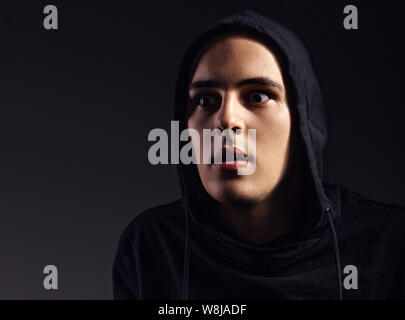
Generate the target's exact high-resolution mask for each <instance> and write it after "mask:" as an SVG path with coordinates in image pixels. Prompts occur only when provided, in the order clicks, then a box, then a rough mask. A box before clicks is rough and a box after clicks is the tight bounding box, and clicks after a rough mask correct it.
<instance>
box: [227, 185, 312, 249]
mask: <svg viewBox="0 0 405 320" xmlns="http://www.w3.org/2000/svg"><path fill="white" fill-rule="evenodd" d="M307 190H308V187H305V186H303V185H302V184H300V183H298V182H297V179H284V181H283V182H282V183H281V184H280V185H279V186H278V187H277V188H276V189H275V190H273V192H272V193H271V194H270V195H269V196H268V197H267V198H266V199H264V200H263V201H260V202H256V203H253V204H247V205H246V204H245V205H242V206H241V205H224V204H220V205H219V211H220V215H221V217H222V220H223V222H224V224H225V226H226V227H227V228H228V230H229V231H230V232H231V233H233V234H234V235H235V236H236V237H237V238H239V239H241V240H243V241H246V242H248V243H252V244H256V245H258V244H263V243H266V242H269V241H271V240H273V239H274V238H276V237H278V236H280V235H282V234H285V233H287V232H291V231H303V230H306V229H309V228H311V227H312V226H313V225H314V224H315V223H316V222H317V219H319V212H318V211H317V210H316V209H315V206H314V201H313V200H314V199H313V198H312V197H311V196H310V195H309V194H308V192H307Z"/></svg>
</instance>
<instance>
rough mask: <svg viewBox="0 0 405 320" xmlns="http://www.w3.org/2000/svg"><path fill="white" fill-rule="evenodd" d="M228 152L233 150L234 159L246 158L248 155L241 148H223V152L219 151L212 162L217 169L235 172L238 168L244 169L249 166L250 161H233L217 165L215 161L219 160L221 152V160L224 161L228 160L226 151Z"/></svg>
mask: <svg viewBox="0 0 405 320" xmlns="http://www.w3.org/2000/svg"><path fill="white" fill-rule="evenodd" d="M227 150H232V151H233V153H234V159H237V158H238V155H239V157H242V156H243V157H244V158H246V157H247V155H246V153H245V152H243V151H242V150H240V149H239V148H236V147H226V146H225V147H222V148H221V150H218V151H217V153H216V154H215V157H213V159H212V162H213V164H212V165H213V166H214V167H215V168H218V169H222V170H227V171H235V170H237V169H238V168H244V167H247V165H248V164H249V162H248V161H246V160H232V161H223V162H221V163H215V161H214V159H216V158H219V152H221V154H220V155H221V156H222V157H221V160H222V159H226V151H227Z"/></svg>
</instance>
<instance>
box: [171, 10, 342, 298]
mask: <svg viewBox="0 0 405 320" xmlns="http://www.w3.org/2000/svg"><path fill="white" fill-rule="evenodd" d="M230 31H241V32H249V33H253V34H255V35H257V36H259V37H261V38H265V39H267V40H268V41H270V42H271V43H272V44H273V47H274V48H276V49H277V51H278V52H279V57H280V55H281V56H282V58H283V60H284V61H283V64H282V69H283V74H284V75H286V76H287V79H286V80H287V81H288V82H289V83H290V86H291V88H292V90H293V91H294V96H295V99H294V108H295V110H296V113H297V117H298V122H297V125H298V126H299V129H298V130H299V131H298V132H299V135H300V137H301V138H302V141H303V143H304V148H305V151H306V152H305V153H306V160H307V168H308V170H309V174H308V177H309V180H310V183H311V185H312V186H313V192H314V199H316V201H317V206H318V207H319V208H320V209H321V210H320V211H321V212H322V213H326V214H320V216H321V217H322V218H321V221H320V222H319V223H318V225H317V226H316V227H315V228H314V230H311V232H310V233H309V234H307V235H306V236H305V238H304V239H299V240H297V239H295V243H293V244H292V245H293V249H292V251H293V252H295V253H296V250H297V248H299V249H302V250H304V249H305V247H306V246H307V245H308V246H310V245H311V243H308V241H309V239H311V238H314V237H316V236H318V235H319V232H322V231H324V230H325V229H326V230H327V228H328V226H329V230H330V231H331V232H332V235H333V239H334V246H333V248H334V250H335V254H336V263H337V268H338V270H340V266H339V264H340V261H339V250H338V243H337V240H336V237H335V236H336V234H335V231H334V227H333V224H334V222H335V223H336V221H337V220H338V219H339V216H340V207H339V203H337V201H335V200H336V198H338V197H337V195H336V194H334V191H333V188H332V189H330V188H328V186H327V184H326V183H323V179H322V178H323V177H322V172H323V151H324V147H325V143H326V140H327V126H326V116H325V108H324V102H323V99H322V95H321V91H320V88H319V85H318V82H317V79H316V77H315V74H314V71H313V68H312V65H311V62H310V59H309V56H308V53H307V51H306V49H305V47H304V45H303V44H302V42H301V41H300V40H298V39H297V37H296V36H295V35H294V34H293V33H292V32H291V31H289V30H288V29H286V28H285V27H283V26H282V25H280V24H279V23H277V22H275V21H273V20H272V19H270V18H267V17H264V16H262V15H260V14H258V13H256V12H254V11H251V10H244V11H242V12H240V13H238V14H235V15H232V16H229V17H226V18H224V19H222V20H220V21H219V22H217V23H215V24H214V25H213V26H212V27H210V28H208V29H206V30H205V31H204V32H202V33H201V34H200V35H199V36H198V37H197V38H196V40H195V41H194V42H192V44H191V45H190V46H189V47H188V49H187V50H186V53H185V54H184V56H183V58H182V60H181V63H180V67H179V71H178V75H177V83H176V87H175V103H174V120H177V121H179V123H180V131H182V130H184V129H186V128H187V124H186V101H187V95H188V77H189V72H190V70H191V68H192V64H193V62H194V60H195V58H196V54H197V53H198V51H199V49H200V48H201V47H202V46H204V44H206V43H207V42H208V41H209V40H210V39H212V38H213V37H216V36H218V35H219V34H221V33H226V32H230ZM177 169H178V175H179V179H180V184H181V191H182V199H183V205H184V207H185V212H186V222H187V229H186V230H187V235H186V251H185V268H184V283H183V285H184V298H187V296H188V295H187V290H188V281H189V279H188V272H189V266H188V258H189V257H188V254H189V246H190V245H191V243H190V236H191V235H190V234H189V233H190V232H189V223H190V221H189V216H190V217H191V218H192V219H193V221H194V222H195V223H197V224H199V225H200V226H201V227H202V228H203V229H204V230H206V231H207V232H208V233H209V234H210V236H213V237H216V238H217V239H216V240H218V241H221V242H223V243H224V248H225V249H223V250H224V251H223V252H222V253H223V254H224V255H226V252H231V251H232V248H235V247H238V246H239V247H238V250H240V249H241V248H243V250H246V251H247V252H253V251H254V250H256V248H255V246H253V245H248V244H244V243H239V242H238V241H236V240H235V239H232V240H230V239H229V238H227V236H226V235H224V234H222V233H221V232H218V231H217V230H214V229H211V226H210V223H209V221H207V220H206V219H205V215H206V216H208V214H207V213H206V212H204V214H199V213H200V212H203V211H204V208H205V204H207V203H210V202H212V201H213V200H212V198H211V197H210V196H209V195H208V193H207V192H206V191H205V189H204V187H203V186H202V183H201V181H200V179H199V176H198V172H197V170H196V167H195V165H194V164H190V165H183V164H181V163H180V164H179V165H178V167H177ZM297 243H298V244H297ZM333 248H332V246H331V250H332V249H333ZM262 249H263V248H261V249H260V250H262ZM226 250H228V251H226ZM229 250H230V251H229ZM269 250H270V249H269ZM274 252H275V253H274ZM249 254H250V253H249ZM287 255H288V249H287V248H286V247H285V245H284V246H283V249H282V250H281V249H280V250H278V251H277V250H276V251H274V247H273V248H271V254H270V256H273V257H274V256H277V258H283V257H285V256H287ZM260 256H261V257H263V252H262V251H261V252H260ZM270 258H271V257H269V259H270ZM249 259H250V258H249ZM261 259H262V258H261ZM249 261H252V260H251V259H250V260H249ZM337 276H338V281H339V277H340V272H338V275H337ZM340 284H341V281H339V286H340Z"/></svg>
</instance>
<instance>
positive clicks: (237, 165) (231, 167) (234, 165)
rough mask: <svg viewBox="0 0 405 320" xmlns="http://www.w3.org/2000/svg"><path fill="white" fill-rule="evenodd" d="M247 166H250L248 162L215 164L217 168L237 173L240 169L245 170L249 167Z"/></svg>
mask: <svg viewBox="0 0 405 320" xmlns="http://www.w3.org/2000/svg"><path fill="white" fill-rule="evenodd" d="M247 165H248V162H247V161H230V162H221V163H214V164H213V166H214V167H215V168H218V169H222V170H227V171H235V170H238V168H245V167H247Z"/></svg>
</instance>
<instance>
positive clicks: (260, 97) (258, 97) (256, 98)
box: [248, 91, 272, 103]
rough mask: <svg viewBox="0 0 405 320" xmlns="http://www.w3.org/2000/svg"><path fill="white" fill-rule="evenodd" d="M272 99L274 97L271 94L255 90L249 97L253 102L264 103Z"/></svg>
mask: <svg viewBox="0 0 405 320" xmlns="http://www.w3.org/2000/svg"><path fill="white" fill-rule="evenodd" d="M270 99H272V97H271V95H269V94H267V93H264V92H261V91H254V92H252V93H250V94H249V97H248V101H249V102H251V103H262V102H265V101H267V100H270Z"/></svg>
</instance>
